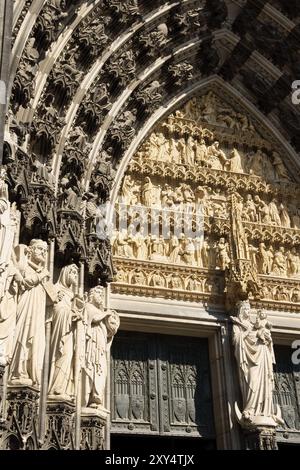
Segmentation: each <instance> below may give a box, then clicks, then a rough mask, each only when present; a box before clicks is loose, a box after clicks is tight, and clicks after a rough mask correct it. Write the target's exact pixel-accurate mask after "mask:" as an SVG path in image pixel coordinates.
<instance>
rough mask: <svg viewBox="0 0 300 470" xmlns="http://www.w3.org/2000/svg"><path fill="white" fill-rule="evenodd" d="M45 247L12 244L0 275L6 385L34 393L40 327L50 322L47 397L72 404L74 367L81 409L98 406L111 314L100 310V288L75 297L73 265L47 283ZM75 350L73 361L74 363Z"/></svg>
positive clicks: (115, 323) (113, 321)
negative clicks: (30, 388) (29, 388)
mask: <svg viewBox="0 0 300 470" xmlns="http://www.w3.org/2000/svg"><path fill="white" fill-rule="evenodd" d="M47 252H48V246H47V244H46V242H44V241H42V240H32V241H31V242H30V244H29V246H26V245H17V246H16V247H15V248H14V249H13V250H12V257H11V260H12V261H11V262H10V263H9V264H8V265H7V266H6V267H5V269H4V270H2V272H1V283H2V284H1V287H2V292H1V300H0V361H1V363H2V365H6V366H7V368H8V384H9V385H23V386H31V385H32V386H34V387H37V388H40V386H41V382H42V370H43V361H44V352H45V347H46V334H45V329H46V328H45V326H46V324H47V323H49V322H50V323H51V336H50V345H49V347H50V357H49V362H50V370H49V377H48V395H49V397H50V398H51V399H54V400H74V394H75V390H76V389H77V390H78V388H77V387H78V386H80V385H79V384H78V383H77V384H75V382H74V381H75V377H76V368H77V369H81V370H82V379H81V386H82V405H83V406H92V407H96V406H98V405H103V399H104V388H105V381H106V373H107V357H106V352H107V350H108V349H109V347H110V345H111V342H112V339H113V336H114V335H115V333H116V331H117V329H118V327H119V317H118V315H117V313H116V312H115V311H111V310H105V309H104V308H103V288H102V287H101V286H97V287H95V288H92V289H91V290H90V291H89V293H88V296H85V298H84V296H83V295H80V294H79V293H78V292H79V290H78V279H79V270H78V267H77V266H76V265H75V264H71V265H68V266H65V267H64V268H62V269H61V272H60V275H59V278H58V281H57V283H56V284H52V282H51V281H50V280H49V278H50V274H49V272H48V270H47V269H46V261H47ZM76 348H79V350H80V353H79V358H77V363H76V359H75V351H76Z"/></svg>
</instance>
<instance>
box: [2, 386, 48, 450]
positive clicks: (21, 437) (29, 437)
mask: <svg viewBox="0 0 300 470" xmlns="http://www.w3.org/2000/svg"><path fill="white" fill-rule="evenodd" d="M39 395H40V394H39V390H38V389H36V388H35V387H32V386H26V385H13V386H8V388H7V405H6V410H7V411H6V420H5V421H6V423H5V432H4V433H3V434H2V441H1V444H0V446H1V448H2V449H11V450H18V449H28V450H33V449H38V443H37V437H36V436H37V420H38V403H39Z"/></svg>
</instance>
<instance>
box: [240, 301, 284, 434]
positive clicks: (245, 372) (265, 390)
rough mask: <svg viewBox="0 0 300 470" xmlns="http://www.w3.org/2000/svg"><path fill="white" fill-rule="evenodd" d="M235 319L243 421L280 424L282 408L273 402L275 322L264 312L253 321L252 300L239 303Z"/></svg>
mask: <svg viewBox="0 0 300 470" xmlns="http://www.w3.org/2000/svg"><path fill="white" fill-rule="evenodd" d="M231 318H232V321H233V343H234V350H235V357H236V360H237V363H238V373H239V382H240V388H241V392H242V399H243V410H242V413H240V412H239V411H238V415H239V416H238V417H239V420H240V423H241V424H242V425H245V426H250V427H251V426H274V427H275V426H277V425H278V423H279V422H280V410H275V407H274V405H273V390H274V375H273V364H274V363H275V356H274V350H273V342H272V336H271V324H270V323H269V322H268V320H267V318H266V315H265V313H264V312H262V311H258V312H257V318H256V322H252V321H251V308H250V304H249V302H248V301H243V302H241V303H240V304H239V306H238V315H237V317H231Z"/></svg>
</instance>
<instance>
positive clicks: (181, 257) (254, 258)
mask: <svg viewBox="0 0 300 470" xmlns="http://www.w3.org/2000/svg"><path fill="white" fill-rule="evenodd" d="M112 245H113V254H114V256H117V257H122V258H128V259H137V260H141V261H143V260H150V261H156V262H163V263H164V262H165V263H166V262H168V263H172V264H178V263H179V264H186V265H189V266H195V267H196V266H197V267H200V268H216V269H221V270H225V269H226V268H227V267H228V266H229V263H230V250H229V244H228V243H227V242H226V240H225V238H223V237H221V238H220V239H219V240H217V241H214V240H208V239H206V238H205V239H203V238H202V237H200V236H198V237H195V238H191V237H186V236H185V235H184V234H181V235H180V236H179V237H177V236H176V235H174V234H173V235H171V237H170V238H164V237H163V235H159V236H157V235H146V236H145V235H144V228H143V227H141V228H140V229H139V231H137V232H134V227H133V226H130V227H129V228H128V230H126V229H123V230H122V231H121V232H117V233H115V235H114V238H113V240H112ZM248 252H249V255H248V258H249V259H250V260H251V262H252V265H253V267H255V268H256V269H257V271H258V272H259V273H260V274H270V275H274V276H281V277H297V278H298V277H300V253H299V249H297V248H296V247H293V248H291V249H285V248H284V247H283V246H281V247H279V248H277V249H276V248H274V247H273V246H271V245H270V246H269V247H267V246H266V244H265V243H263V242H262V243H259V245H258V246H254V245H252V244H250V243H249V246H248Z"/></svg>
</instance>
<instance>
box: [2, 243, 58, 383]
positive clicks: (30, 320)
mask: <svg viewBox="0 0 300 470" xmlns="http://www.w3.org/2000/svg"><path fill="white" fill-rule="evenodd" d="M15 251H16V260H17V268H18V270H19V272H20V274H21V276H22V280H21V282H19V293H18V301H17V307H16V329H15V335H14V346H13V353H12V359H11V363H10V368H9V382H10V384H12V385H33V386H36V387H37V388H39V386H40V382H41V372H42V367H43V360H44V352H45V312H46V282H47V280H48V279H49V272H48V271H47V269H46V267H45V266H46V261H47V251H48V246H47V243H46V242H44V241H42V240H31V242H30V244H29V246H28V247H27V246H26V245H18V246H17V247H16V250H15Z"/></svg>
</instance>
